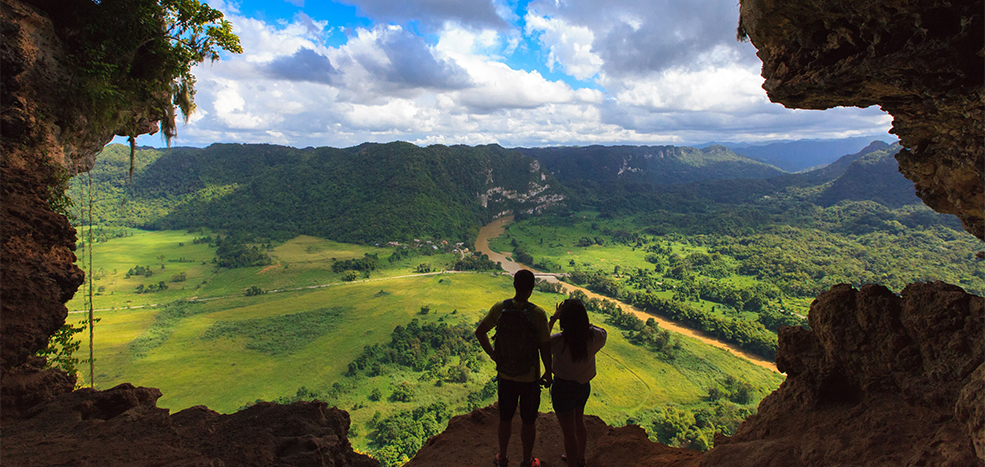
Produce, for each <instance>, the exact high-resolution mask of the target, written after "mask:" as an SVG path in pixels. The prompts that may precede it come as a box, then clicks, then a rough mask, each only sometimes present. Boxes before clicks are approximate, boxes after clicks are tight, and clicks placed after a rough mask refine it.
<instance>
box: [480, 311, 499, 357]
mask: <svg viewBox="0 0 985 467" xmlns="http://www.w3.org/2000/svg"><path fill="white" fill-rule="evenodd" d="M492 328H493V327H492V326H490V325H489V324H487V323H486V321H485V320H482V321H480V322H479V326H478V327H476V328H475V338H476V339H478V340H479V345H481V346H482V350H484V351H485V352H486V355H489V358H491V359H492V361H493V362H495V361H496V355H495V353H494V352H493V348H492V344H491V343H490V342H489V331H490V330H491V329H492Z"/></svg>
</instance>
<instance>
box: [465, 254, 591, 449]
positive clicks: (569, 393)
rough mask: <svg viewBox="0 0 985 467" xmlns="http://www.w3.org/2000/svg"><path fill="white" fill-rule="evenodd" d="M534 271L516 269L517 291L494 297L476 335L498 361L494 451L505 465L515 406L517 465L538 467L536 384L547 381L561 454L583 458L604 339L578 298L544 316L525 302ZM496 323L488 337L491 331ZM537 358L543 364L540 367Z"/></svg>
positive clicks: (544, 312)
mask: <svg viewBox="0 0 985 467" xmlns="http://www.w3.org/2000/svg"><path fill="white" fill-rule="evenodd" d="M534 284H535V280H534V274H533V273H532V272H530V271H528V270H526V269H524V270H521V271H518V272H517V273H516V274H515V275H514V276H513V288H514V289H516V295H515V296H514V297H513V298H512V299H509V300H504V301H502V302H498V303H496V304H495V305H493V306H492V308H490V309H489V313H488V314H487V315H486V317H485V318H484V319H483V320H482V321H481V322H480V323H479V326H478V327H477V328H476V330H475V336H476V338H478V339H479V343H480V344H481V345H482V349H483V350H485V352H486V353H487V354H489V356H490V357H491V358H492V359H493V361H495V362H496V370H497V372H498V381H499V386H498V390H499V391H498V392H499V427H498V437H499V452H498V453H497V454H496V457H495V464H496V465H498V466H506V465H509V456H508V454H507V447H508V446H509V443H510V437H511V436H512V434H513V433H512V431H513V430H512V428H513V423H512V421H513V415H514V414H515V413H516V409H517V407H519V409H520V418H521V420H522V421H523V424H522V427H521V429H520V441H521V442H522V444H523V459H522V461H521V462H520V466H521V467H528V466H532V467H539V466H540V465H541V464H540V460H539V459H537V458H536V457H533V446H534V440H535V438H536V426H535V425H534V422H535V421H536V420H537V413H538V409H539V408H540V386H542V385H543V386H545V387H550V388H551V402H552V403H553V405H554V412H555V413H556V414H557V420H558V424H559V425H560V426H561V433H562V434H563V436H564V451H565V454H564V455H563V456H561V459H562V461H563V462H566V463H567V465H568V466H569V467H576V466H584V465H585V444H586V442H587V436H588V433H587V430H586V429H585V420H584V413H585V403H586V402H588V396H589V394H590V393H591V383H590V381H591V380H592V378H594V377H595V354H596V353H597V352H598V351H599V350H600V349H601V348H602V346H604V345H605V340H606V333H605V330H603V329H601V328H598V327H595V326H592V325H591V323H589V322H588V313H587V312H586V310H585V305H584V304H583V303H582V302H581V300H578V299H568V300H565V301H564V302H562V303H560V304H558V305H557V307H556V309H555V311H554V314H553V315H552V316H551V317H550V318H548V316H547V312H546V311H544V309H543V308H540V307H539V306H537V305H534V304H532V303H530V302H529V301H528V299H529V298H530V294H531V293H533V290H534ZM558 321H560V323H561V332H559V333H557V334H554V335H551V329H552V328H553V327H554V323H556V322H558ZM494 328H495V329H496V334H495V336H493V338H494V339H495V341H496V345H495V347H494V346H493V345H492V344H491V343H490V340H489V336H488V333H489V331H491V330H492V329H494ZM538 356H539V360H540V361H541V362H543V364H544V372H543V373H540V365H539V362H538Z"/></svg>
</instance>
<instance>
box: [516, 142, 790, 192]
mask: <svg viewBox="0 0 985 467" xmlns="http://www.w3.org/2000/svg"><path fill="white" fill-rule="evenodd" d="M517 150H518V151H520V152H523V153H524V154H527V155H529V156H531V157H533V158H535V159H537V160H539V161H540V162H541V163H543V164H544V167H545V168H546V169H547V170H548V171H550V172H551V173H552V174H554V175H555V176H556V177H557V178H558V179H559V180H561V181H562V182H564V183H567V184H571V183H573V182H577V181H592V182H598V183H612V182H619V183H651V184H655V185H669V184H678V183H691V182H697V181H702V180H721V179H738V178H749V179H762V178H769V177H775V176H777V175H781V174H783V173H785V172H784V171H782V170H780V169H778V168H776V167H774V166H772V165H768V164H764V163H762V162H758V161H755V160H752V159H750V158H748V157H745V156H740V155H738V154H736V153H734V152H732V151H731V150H729V149H728V148H726V147H725V146H719V145H714V146H709V147H707V148H704V149H696V148H692V147H677V146H587V147H554V148H518V149H517Z"/></svg>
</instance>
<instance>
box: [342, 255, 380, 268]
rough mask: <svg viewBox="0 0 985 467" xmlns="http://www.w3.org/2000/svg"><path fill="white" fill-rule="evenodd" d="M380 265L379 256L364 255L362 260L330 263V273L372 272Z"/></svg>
mask: <svg viewBox="0 0 985 467" xmlns="http://www.w3.org/2000/svg"><path fill="white" fill-rule="evenodd" d="M379 263H380V258H379V256H377V255H375V254H372V255H371V254H369V253H366V254H364V255H363V257H362V258H357V259H347V260H343V261H332V272H343V271H372V270H374V269H376V267H377V265H379Z"/></svg>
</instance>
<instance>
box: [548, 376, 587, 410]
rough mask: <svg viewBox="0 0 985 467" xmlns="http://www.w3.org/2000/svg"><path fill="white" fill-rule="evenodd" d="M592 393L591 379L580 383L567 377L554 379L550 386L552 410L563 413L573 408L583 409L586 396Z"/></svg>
mask: <svg viewBox="0 0 985 467" xmlns="http://www.w3.org/2000/svg"><path fill="white" fill-rule="evenodd" d="M591 393H592V383H591V381H589V382H587V383H585V384H581V383H579V382H577V381H570V380H567V379H556V380H554V384H553V385H552V386H551V402H553V403H554V412H556V413H565V412H571V411H572V410H575V409H582V410H584V409H585V403H587V402H588V396H589V394H591Z"/></svg>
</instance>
